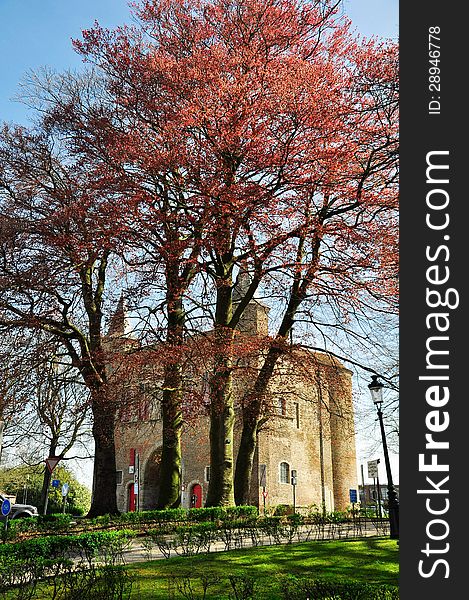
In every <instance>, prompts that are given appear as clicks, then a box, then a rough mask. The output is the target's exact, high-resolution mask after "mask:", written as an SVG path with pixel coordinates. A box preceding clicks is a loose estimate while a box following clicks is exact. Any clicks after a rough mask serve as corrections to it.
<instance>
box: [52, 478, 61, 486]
mask: <svg viewBox="0 0 469 600" xmlns="http://www.w3.org/2000/svg"><path fill="white" fill-rule="evenodd" d="M59 485H60V481H59V480H58V479H53V480H52V487H53V488H58V487H59Z"/></svg>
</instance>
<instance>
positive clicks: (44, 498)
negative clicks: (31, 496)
mask: <svg viewBox="0 0 469 600" xmlns="http://www.w3.org/2000/svg"><path fill="white" fill-rule="evenodd" d="M49 456H53V455H52V454H50V453H49ZM51 479H52V473H51V472H50V471H49V469H48V468H47V465H46V466H45V468H44V478H43V480H42V490H41V506H40V510H41V513H42V514H43V515H45V514H46V513H47V504H48V500H49V485H50V481H51Z"/></svg>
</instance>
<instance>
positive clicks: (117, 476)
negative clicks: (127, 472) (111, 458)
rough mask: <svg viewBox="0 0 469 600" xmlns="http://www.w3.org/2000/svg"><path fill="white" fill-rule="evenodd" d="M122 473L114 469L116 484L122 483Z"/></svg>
mask: <svg viewBox="0 0 469 600" xmlns="http://www.w3.org/2000/svg"><path fill="white" fill-rule="evenodd" d="M122 479H123V474H122V471H116V484H117V485H122Z"/></svg>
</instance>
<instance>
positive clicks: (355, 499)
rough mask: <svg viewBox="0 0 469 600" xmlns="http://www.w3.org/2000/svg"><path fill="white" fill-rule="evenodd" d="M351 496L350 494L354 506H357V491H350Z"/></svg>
mask: <svg viewBox="0 0 469 600" xmlns="http://www.w3.org/2000/svg"><path fill="white" fill-rule="evenodd" d="M349 494H350V502H351V503H352V504H355V502H358V494H357V490H349Z"/></svg>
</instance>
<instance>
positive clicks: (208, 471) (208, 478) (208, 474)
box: [205, 466, 210, 483]
mask: <svg viewBox="0 0 469 600" xmlns="http://www.w3.org/2000/svg"><path fill="white" fill-rule="evenodd" d="M205 481H206V482H207V483H208V482H209V481H210V466H208V467H205Z"/></svg>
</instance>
